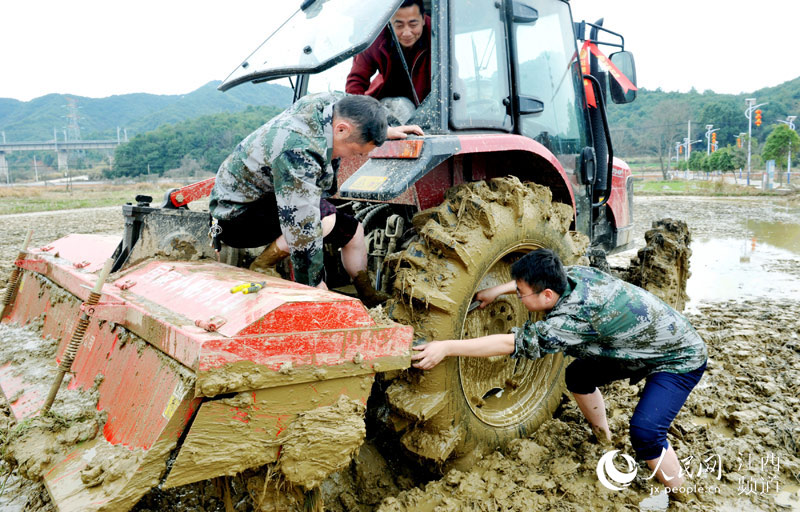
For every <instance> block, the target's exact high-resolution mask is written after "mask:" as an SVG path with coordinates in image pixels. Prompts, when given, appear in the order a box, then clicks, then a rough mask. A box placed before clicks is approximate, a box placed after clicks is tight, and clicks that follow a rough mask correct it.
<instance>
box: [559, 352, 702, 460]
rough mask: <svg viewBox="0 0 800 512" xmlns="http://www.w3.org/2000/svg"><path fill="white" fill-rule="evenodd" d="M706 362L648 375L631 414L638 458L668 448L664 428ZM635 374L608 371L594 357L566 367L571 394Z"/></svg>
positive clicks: (654, 455) (654, 456)
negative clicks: (690, 368)
mask: <svg viewBox="0 0 800 512" xmlns="http://www.w3.org/2000/svg"><path fill="white" fill-rule="evenodd" d="M705 370H706V363H703V365H702V366H701V367H700V368H698V369H696V370H692V371H690V372H686V373H669V372H656V373H652V374H650V375H648V376H647V378H646V381H645V385H644V390H643V391H642V396H641V398H640V399H639V403H638V404H637V405H636V409H635V410H634V411H633V416H632V417H631V426H630V436H631V445H633V449H634V450H635V451H636V456H637V457H638V458H639V459H641V460H652V459H657V458H658V457H660V456H661V453H662V450H666V449H668V448H669V444H668V443H667V430H668V429H669V426H670V425H671V424H672V421H673V420H674V419H675V416H677V415H678V411H680V410H681V407H683V404H684V403H685V402H686V399H687V398H688V397H689V393H691V392H692V389H694V387H695V386H696V385H697V383H698V382H700V377H702V376H703V372H705ZM631 377H635V376H634V375H633V372H629V371H626V370H624V369H620V368H617V369H614V370H611V371H609V369H608V366H606V365H604V364H603V363H601V362H598V361H596V360H589V359H576V360H575V361H573V362H572V364H570V365H569V366H568V367H567V371H566V374H565V378H566V382H567V389H569V390H570V391H571V392H572V393H578V394H579V395H580V394H591V393H594V391H595V389H597V386H603V385H605V384H608V383H609V382H613V381H615V380H622V379H628V378H631Z"/></svg>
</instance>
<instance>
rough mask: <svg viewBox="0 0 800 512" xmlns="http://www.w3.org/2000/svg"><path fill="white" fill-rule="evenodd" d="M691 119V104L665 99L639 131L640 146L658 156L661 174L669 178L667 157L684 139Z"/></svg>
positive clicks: (654, 109)
mask: <svg viewBox="0 0 800 512" xmlns="http://www.w3.org/2000/svg"><path fill="white" fill-rule="evenodd" d="M688 119H689V104H688V103H687V102H685V101H681V100H672V99H670V100H664V101H662V102H660V103H658V104H657V105H656V106H655V107H654V108H653V112H652V113H651V114H650V116H649V118H648V120H647V122H646V125H645V126H644V127H643V128H644V129H643V130H641V131H640V132H639V140H638V143H639V147H641V148H642V149H643V150H644V151H646V152H647V153H649V154H651V155H655V156H657V157H658V161H659V164H660V165H661V174H662V176H663V177H664V179H665V180H666V179H668V178H669V174H668V172H667V171H668V167H669V166H668V162H667V159H668V158H669V155H670V148H671V147H673V146H674V145H675V142H676V141H679V140H682V135H683V134H684V133H686V122H687V120H688Z"/></svg>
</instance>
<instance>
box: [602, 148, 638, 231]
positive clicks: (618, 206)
mask: <svg viewBox="0 0 800 512" xmlns="http://www.w3.org/2000/svg"><path fill="white" fill-rule="evenodd" d="M632 178H633V177H632V176H631V169H630V167H628V164H627V163H625V161H624V160H621V159H619V158H616V157H614V167H613V169H612V173H611V195H610V196H609V198H608V207H609V209H610V210H611V216H612V220H613V222H614V226H615V227H617V228H622V227H625V226H628V225H629V224H631V213H632V208H631V206H632V205H631V201H632V200H633V195H632V194H631V191H632V187H633V180H632Z"/></svg>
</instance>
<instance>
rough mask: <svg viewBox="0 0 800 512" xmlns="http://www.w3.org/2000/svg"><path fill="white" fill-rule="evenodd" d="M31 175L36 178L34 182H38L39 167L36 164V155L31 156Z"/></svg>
mask: <svg viewBox="0 0 800 512" xmlns="http://www.w3.org/2000/svg"><path fill="white" fill-rule="evenodd" d="M33 174H34V176H36V181H39V166H38V165H37V164H36V155H35V154H34V155H33Z"/></svg>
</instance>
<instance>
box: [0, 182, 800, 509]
mask: <svg viewBox="0 0 800 512" xmlns="http://www.w3.org/2000/svg"><path fill="white" fill-rule="evenodd" d="M656 216H657V217H659V218H660V217H667V216H668V217H672V218H676V219H683V220H685V221H686V222H687V223H688V225H689V227H690V229H691V231H692V238H693V244H692V249H693V256H692V266H691V271H692V274H693V275H692V277H691V278H690V280H689V286H688V293H689V296H690V301H689V303H688V306H687V309H688V312H689V313H688V314H689V316H690V318H691V320H692V322H693V323H694V325H695V326H696V328H697V329H698V331H699V332H700V333H701V335H702V336H703V337H704V339H705V340H706V342H707V343H708V345H709V355H710V360H709V369H708V371H707V373H706V375H705V377H704V378H703V380H702V381H701V383H700V385H699V386H698V388H696V389H695V391H694V392H693V393H692V394H691V395H690V397H689V400H688V402H687V405H686V406H685V407H684V409H683V410H682V412H681V413H680V415H679V416H678V418H677V419H676V421H675V423H674V424H673V429H672V430H671V432H670V441H671V442H672V443H673V444H674V446H675V448H676V450H677V453H678V456H679V457H680V458H681V459H682V461H683V464H684V467H685V469H686V471H687V476H688V478H687V483H686V485H688V486H693V487H697V488H698V489H699V488H700V487H702V489H703V490H702V491H701V492H698V495H699V497H700V499H701V500H702V501H699V502H695V503H692V504H686V505H684V504H674V505H670V508H669V510H719V511H729V510H730V511H734V510H764V511H773V510H800V491H799V489H800V486H799V484H800V449H799V448H798V446H799V445H800V399H799V398H798V383H800V205H798V203H797V202H791V201H786V200H783V199H775V198H773V199H762V198H754V199H751V198H745V199H741V198H739V199H711V198H686V197H678V198H676V197H671V198H658V197H645V198H637V199H636V219H635V220H636V223H637V228H636V229H637V233H636V240H638V241H641V240H642V239H643V233H644V231H645V229H646V228H647V227H648V226H649V225H650V222H651V221H652V220H654V219H655V218H656ZM122 226H123V223H122V218H121V215H120V214H119V209H118V208H110V209H109V208H103V209H95V210H81V211H71V212H58V213H46V214H29V215H8V216H2V217H0V288H3V287H4V286H5V281H6V279H7V276H8V273H9V271H10V268H11V265H10V262H11V261H12V260H13V258H14V257H15V255H16V252H17V250H18V246H19V244H20V243H21V241H22V240H23V239H24V235H25V232H26V230H27V229H28V228H29V227H32V228H33V229H34V235H33V242H32V245H33V246H41V245H43V244H45V243H47V242H49V241H52V240H55V239H57V238H59V237H61V236H63V235H66V234H68V233H74V232H94V233H120V232H121V231H122ZM633 254H634V253H633V252H628V253H625V254H622V255H619V256H615V257H614V258H612V259H611V262H612V264H613V265H622V264H624V263H625V261H626V260H627V259H629V258H630V257H631V256H632V255H633ZM639 387H640V386H630V385H628V384H627V383H615V384H613V385H611V386H608V387H607V388H605V389H604V390H603V391H604V394H605V397H606V401H607V406H608V411H609V418H610V422H611V426H612V429H613V431H614V434H615V446H614V448H615V449H618V450H620V451H621V454H633V450H632V449H631V447H630V442H629V441H628V438H627V422H628V420H629V418H630V414H631V412H632V410H633V407H634V405H635V403H636V400H637V393H638V392H639ZM9 428H11V427H10V425H8V419H7V412H6V413H4V414H3V415H2V416H0V429H2V430H3V432H6V433H7V431H8V429H9ZM609 449H610V448H609V447H602V446H600V445H597V444H595V443H593V442H592V439H591V435H590V431H589V429H588V427H587V425H586V423H585V421H584V420H583V418H582V416H581V414H580V412H579V411H578V409H577V406H576V405H575V403H574V401H572V400H571V399H569V398H568V397H566V396H565V397H564V399H563V400H562V403H561V405H560V407H559V408H558V410H557V411H556V414H555V417H554V418H553V419H552V420H550V421H547V422H546V423H545V424H544V425H543V427H542V428H540V429H539V430H538V431H537V432H536V433H535V434H534V435H533V436H532V437H531V438H530V439H525V440H520V441H515V442H513V443H512V444H511V445H510V446H509V447H508V448H507V449H506V450H505V451H503V452H495V453H494V454H491V455H490V456H488V457H485V458H484V459H483V460H481V461H479V462H478V463H477V464H475V466H474V467H473V468H472V469H471V470H469V471H465V472H460V471H455V470H454V471H452V472H450V473H448V474H446V475H444V476H443V477H441V478H435V479H433V480H431V481H430V482H428V483H427V484H423V485H421V486H419V487H414V486H413V484H414V481H415V480H418V478H417V477H416V476H415V475H409V474H407V473H398V472H397V471H396V470H394V469H389V466H387V465H386V463H385V461H384V460H383V459H382V458H381V457H380V456H378V455H377V453H376V451H375V449H374V447H373V445H371V444H367V445H365V446H364V447H363V448H362V450H361V453H360V454H359V456H358V457H357V458H356V460H355V462H354V463H353V464H352V465H351V467H350V468H349V469H348V470H346V471H344V472H342V473H340V474H337V475H335V476H334V478H332V479H331V480H330V481H328V482H326V484H324V485H323V491H324V496H325V499H326V501H325V504H326V508H327V509H329V510H336V511H340V510H361V511H365V512H366V511H368V510H381V511H412V510H414V511H417V510H420V511H426V510H430V511H434V510H442V511H445V510H487V511H495V510H520V511H522V510H525V511H528V510H562V511H583V510H609V511H623V510H631V511H632V510H665V507H666V496H665V495H663V494H660V495H659V492H660V489H659V488H658V486H657V485H655V484H654V480H653V479H648V477H649V476H650V472H649V471H648V470H647V469H646V467H644V466H641V467H639V468H637V469H636V477H635V479H634V480H633V481H632V483H631V484H630V486H628V487H627V488H624V489H622V490H620V491H612V490H608V489H606V488H605V487H603V485H601V484H600V482H599V479H598V461H599V460H600V458H601V457H602V456H603V454H604V453H606V452H607V451H608V450H609ZM621 454H620V455H618V457H617V462H621V463H624V461H623V460H622V459H621ZM618 469H619V470H620V471H624V470H625V466H624V464H622V465H618ZM3 480H6V481H5V482H4V484H2V485H3V494H2V496H0V510H51V509H52V506H51V505H49V503H48V500H47V497H46V493H45V492H44V491H43V489H42V487H41V485H39V484H31V483H29V482H28V481H26V480H24V479H20V478H19V477H18V476H17V475H16V474H11V475H10V477H9V478H7V479H6V477H5V476H3V477H0V482H3ZM220 506H221V504H220ZM188 509H190V508H187V510H188ZM206 510H214V508H213V507H209V508H206ZM220 510H224V508H220Z"/></svg>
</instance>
